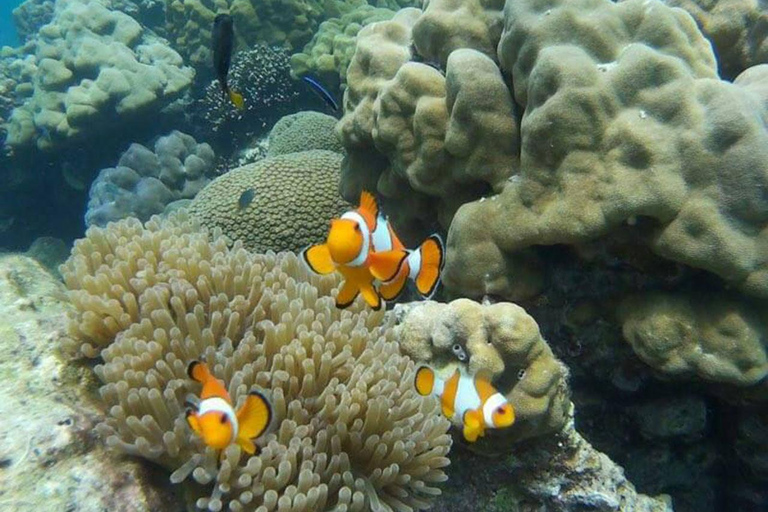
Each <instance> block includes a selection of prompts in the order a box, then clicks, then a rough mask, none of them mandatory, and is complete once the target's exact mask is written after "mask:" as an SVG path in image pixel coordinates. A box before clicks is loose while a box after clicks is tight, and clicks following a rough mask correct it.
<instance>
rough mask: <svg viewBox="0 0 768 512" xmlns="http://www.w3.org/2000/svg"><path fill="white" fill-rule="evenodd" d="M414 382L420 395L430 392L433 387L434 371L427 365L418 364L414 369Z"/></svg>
mask: <svg viewBox="0 0 768 512" xmlns="http://www.w3.org/2000/svg"><path fill="white" fill-rule="evenodd" d="M414 383H415V384H416V391H418V393H419V394H420V395H421V396H427V395H430V394H432V390H433V389H435V371H434V370H433V369H432V368H430V367H428V366H419V368H418V369H417V370H416V377H415V378H414Z"/></svg>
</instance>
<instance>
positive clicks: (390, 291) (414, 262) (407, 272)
mask: <svg viewBox="0 0 768 512" xmlns="http://www.w3.org/2000/svg"><path fill="white" fill-rule="evenodd" d="M372 237H373V250H374V251H375V252H377V253H378V252H388V251H393V250H394V251H406V253H407V256H406V258H405V259H404V260H403V262H402V264H401V265H400V269H399V270H398V271H397V273H396V274H395V276H394V277H390V278H389V279H387V276H386V275H378V274H377V269H376V268H373V269H372V270H371V271H372V273H373V275H374V277H375V278H376V279H379V280H380V281H381V282H382V284H381V286H380V287H379V294H380V295H381V297H382V298H383V299H384V300H394V299H396V298H397V297H398V295H400V293H402V291H403V290H404V289H405V284H406V283H407V281H408V279H409V278H410V279H411V280H413V282H414V283H415V284H416V290H417V291H418V292H419V295H421V298H422V299H430V298H432V296H433V295H434V293H435V290H437V285H438V284H439V282H440V273H441V272H442V270H443V264H444V263H445V261H444V254H445V246H444V245H443V240H442V239H441V238H440V235H438V234H433V235H431V236H429V237H428V238H427V239H426V240H425V241H424V242H423V243H422V244H421V245H420V246H419V247H418V248H417V249H414V250H412V251H410V250H408V249H406V248H405V245H403V242H401V241H400V238H399V237H398V236H397V233H395V231H394V229H392V225H391V224H390V223H389V221H388V220H387V219H386V218H385V217H384V216H383V215H381V214H379V216H378V219H377V221H376V229H375V230H374V232H373V235H372Z"/></svg>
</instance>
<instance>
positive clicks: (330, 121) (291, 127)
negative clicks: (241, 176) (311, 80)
mask: <svg viewBox="0 0 768 512" xmlns="http://www.w3.org/2000/svg"><path fill="white" fill-rule="evenodd" d="M335 126H336V118H335V117H331V116H329V115H326V114H322V113H320V112H312V111H305V112H297V113H295V114H291V115H288V116H285V117H282V118H280V120H279V121H278V122H277V123H275V126H273V127H272V130H271V131H270V132H269V154H268V155H269V156H277V155H285V154H287V153H297V152H299V151H308V150H310V149H325V150H328V151H334V152H336V153H343V152H344V147H343V146H342V145H341V142H339V139H337V138H336V132H334V127H335Z"/></svg>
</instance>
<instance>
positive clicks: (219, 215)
mask: <svg viewBox="0 0 768 512" xmlns="http://www.w3.org/2000/svg"><path fill="white" fill-rule="evenodd" d="M341 159H342V156H341V154H339V153H336V152H333V151H327V150H311V151H302V152H299V153H288V154H285V155H279V156H275V157H271V158H265V159H263V160H259V161H257V162H255V163H253V164H248V165H244V166H243V167H239V168H237V169H234V170H232V171H230V172H228V173H227V174H225V175H223V176H220V177H219V178H217V179H215V180H214V181H212V182H211V183H210V184H209V185H208V186H207V187H205V188H204V189H203V190H202V191H201V192H200V193H199V194H198V195H197V196H196V197H195V199H194V201H193V202H192V203H191V204H190V207H189V208H190V212H191V213H192V214H193V215H194V216H195V217H197V218H198V219H199V220H200V222H201V223H203V225H205V226H207V227H208V228H210V229H213V228H219V229H221V230H222V231H223V233H224V234H225V235H227V236H228V237H230V238H231V239H232V240H240V241H241V242H242V243H243V245H244V246H245V247H246V248H248V249H249V250H254V251H261V252H263V251H268V250H272V251H298V250H301V249H303V248H304V247H306V246H307V245H310V244H313V243H319V242H321V241H323V240H324V239H325V236H326V235H327V233H328V223H329V222H330V220H331V219H332V218H334V217H337V216H339V215H340V214H341V213H343V212H344V211H345V210H347V209H348V208H349V204H348V203H347V202H345V201H344V200H343V199H342V198H341V197H340V196H339V193H338V187H339V167H340V165H341Z"/></svg>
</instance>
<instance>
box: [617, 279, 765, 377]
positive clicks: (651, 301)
mask: <svg viewBox="0 0 768 512" xmlns="http://www.w3.org/2000/svg"><path fill="white" fill-rule="evenodd" d="M619 318H620V321H621V322H622V324H623V326H622V329H623V332H624V338H625V339H626V340H627V341H628V342H629V343H630V345H632V349H633V350H634V351H635V353H636V354H637V355H638V356H639V357H640V359H642V360H643V361H645V362H646V363H648V364H649V365H651V366H652V367H653V368H655V369H656V370H658V371H660V372H662V373H665V374H667V375H670V376H674V377H687V378H690V377H693V376H696V377H699V378H701V379H703V380H705V381H708V382H719V383H724V384H732V385H735V386H741V387H747V386H754V385H755V384H757V383H759V382H761V381H762V380H764V379H765V378H766V376H768V349H767V348H766V347H768V328H766V325H765V319H766V318H768V308H766V307H764V306H760V305H757V304H754V305H750V304H749V303H747V302H745V301H742V300H738V299H736V298H734V297H728V296H722V297H707V296H702V295H701V294H697V296H696V297H692V296H688V295H682V294H662V293H655V294H649V295H640V296H636V297H632V298H629V299H626V300H624V301H623V302H622V303H621V305H620V306H619Z"/></svg>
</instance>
